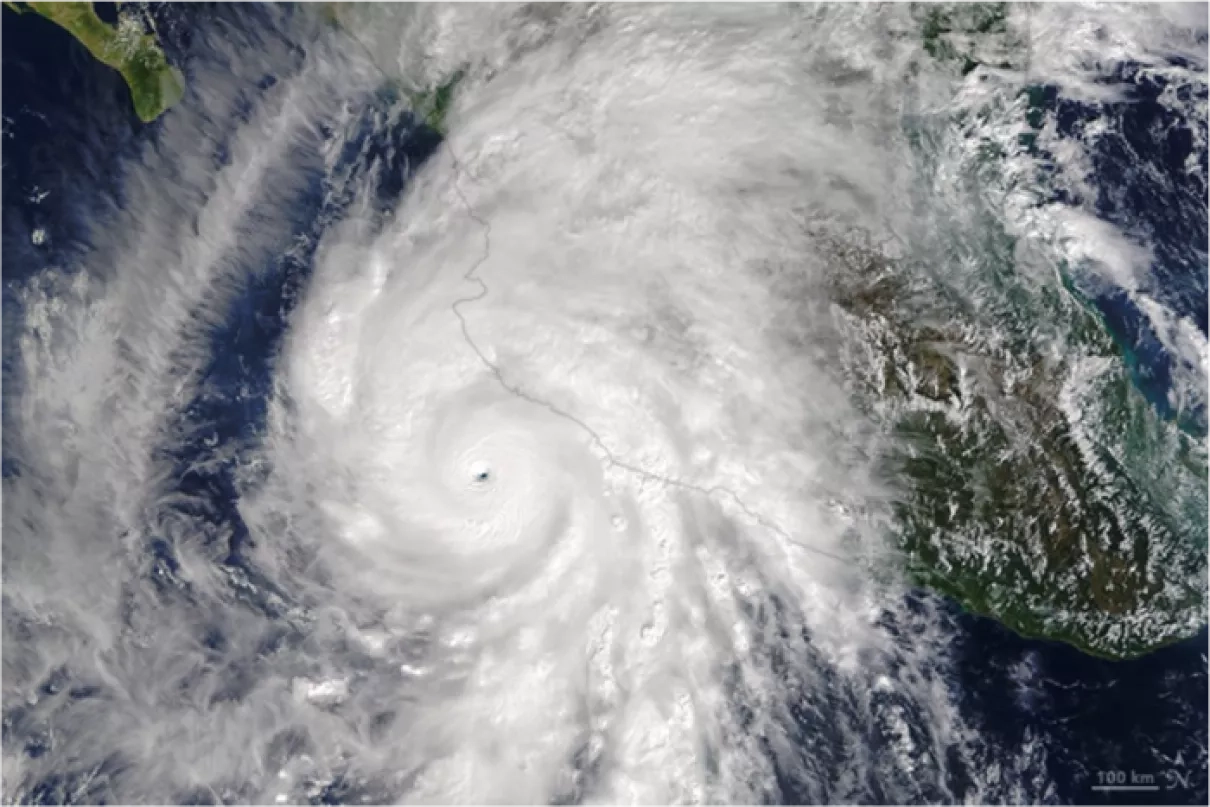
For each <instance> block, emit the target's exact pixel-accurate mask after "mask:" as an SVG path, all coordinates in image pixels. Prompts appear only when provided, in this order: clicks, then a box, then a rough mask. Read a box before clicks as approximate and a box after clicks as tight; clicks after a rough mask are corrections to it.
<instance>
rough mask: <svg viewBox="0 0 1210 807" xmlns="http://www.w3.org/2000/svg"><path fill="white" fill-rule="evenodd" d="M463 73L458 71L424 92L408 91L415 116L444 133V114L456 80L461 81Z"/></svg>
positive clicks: (451, 100)
mask: <svg viewBox="0 0 1210 807" xmlns="http://www.w3.org/2000/svg"><path fill="white" fill-rule="evenodd" d="M463 75H464V74H463V72H462V71H458V72H457V73H455V74H454V75H453V76H451V77H450V78H449V79H447V80H446V81H445V82H444V83H442V84H440V85H439V86H437V87H435V88H433V89H430V90H426V91H424V92H418V93H410V94H409V96H408V99H409V100H410V101H411V104H412V110H413V111H414V112H415V113H416V117H418V118H420V119H421V120H423V121H424V122H425V124H426V125H428V127H429V128H431V129H433V130H434V131H436V132H438V133H440V134H442V135H444V134H445V133H446V131H445V116H446V113H448V112H449V109H450V104H451V103H452V102H453V100H454V90H455V89H456V88H457V87H458V82H460V81H462V76H463Z"/></svg>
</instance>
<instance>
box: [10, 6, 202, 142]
mask: <svg viewBox="0 0 1210 807" xmlns="http://www.w3.org/2000/svg"><path fill="white" fill-rule="evenodd" d="M5 5H6V6H8V7H9V8H10V9H12V10H13V11H16V12H17V13H18V14H21V13H24V12H32V13H34V14H37V15H39V16H41V17H45V18H46V19H48V20H50V21H51V22H53V23H55V24H56V25H58V26H59V27H61V28H63V29H64V30H66V31H67V32H68V33H70V34H71V35H72V36H73V37H75V38H76V40H77V41H79V43H80V44H81V45H83V46H84V47H86V48H87V49H88V52H89V53H91V54H92V55H93V56H94V57H96V58H97V60H99V61H100V62H101V63H103V64H106V65H108V66H110V67H112V68H113V69H114V70H117V71H118V72H119V73H121V74H122V78H123V79H125V80H126V86H127V87H129V88H130V95H131V98H132V99H133V100H134V111H135V114H137V115H138V116H139V119H140V120H142V121H143V122H144V123H150V122H151V121H153V120H155V119H156V118H158V117H159V116H160V115H162V114H164V112H165V111H166V110H168V109H169V108H170V107H171V106H172V105H173V104H175V103H177V102H178V101H180V100H181V97H182V95H184V92H185V83H184V78H183V77H182V75H181V72H180V71H179V70H177V69H176V68H175V67H173V66H172V65H171V64H169V63H168V60H167V59H166V58H165V57H164V52H163V50H161V48H160V46H159V43H158V42H157V41H156V38H155V36H153V35H151V34H148V33H146V32H145V30H144V28H143V22H142V20H141V19H140V17H139V15H138V14H136V13H134V12H127V11H125V10H123V11H122V12H121V13H120V14H119V16H118V24H117V25H110V24H108V23H106V22H105V21H104V20H102V19H101V18H100V17H99V16H98V15H97V12H96V10H95V9H94V8H93V6H92V3H16V2H6V3H5Z"/></svg>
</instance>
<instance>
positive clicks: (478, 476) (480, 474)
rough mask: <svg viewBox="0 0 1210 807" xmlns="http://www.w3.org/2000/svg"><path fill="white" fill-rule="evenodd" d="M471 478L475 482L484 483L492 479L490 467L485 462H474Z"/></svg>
mask: <svg viewBox="0 0 1210 807" xmlns="http://www.w3.org/2000/svg"><path fill="white" fill-rule="evenodd" d="M471 478H472V479H474V480H475V481H476V482H480V483H482V482H486V481H488V480H489V479H491V478H492V469H491V466H490V465H488V464H487V463H486V462H476V463H475V464H474V465H472V466H471Z"/></svg>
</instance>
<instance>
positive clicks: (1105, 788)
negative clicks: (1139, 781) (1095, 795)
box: [1092, 785, 1160, 793]
mask: <svg viewBox="0 0 1210 807" xmlns="http://www.w3.org/2000/svg"><path fill="white" fill-rule="evenodd" d="M1092 789H1093V790H1099V791H1100V792H1102V793H1109V792H1113V791H1115V790H1116V791H1119V792H1129V793H1148V792H1155V791H1157V790H1159V789H1160V786H1159V785H1093V786H1092Z"/></svg>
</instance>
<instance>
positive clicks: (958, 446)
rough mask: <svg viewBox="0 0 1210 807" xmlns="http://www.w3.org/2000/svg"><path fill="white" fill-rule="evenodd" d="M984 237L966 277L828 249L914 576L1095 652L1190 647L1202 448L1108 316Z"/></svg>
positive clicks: (1200, 580) (966, 258)
mask: <svg viewBox="0 0 1210 807" xmlns="http://www.w3.org/2000/svg"><path fill="white" fill-rule="evenodd" d="M980 230H982V232H984V233H985V236H984V237H983V238H982V239H979V240H972V242H971V243H966V244H960V245H959V246H958V248H957V249H956V250H954V252H953V253H951V255H950V257H949V259H950V260H952V261H954V264H955V268H956V269H958V271H957V272H956V273H955V275H954V278H948V277H946V276H945V275H943V274H941V273H937V272H930V271H927V270H925V269H924V268H923V267H920V266H910V265H908V264H907V263H906V262H905V263H899V262H895V261H890V260H887V259H884V258H882V257H881V256H880V255H878V254H877V253H876V252H874V251H873V250H866V249H858V248H854V247H852V246H848V245H844V244H841V243H839V242H838V241H828V242H825V243H824V249H826V250H827V251H828V253H829V254H831V255H833V256H834V257H833V265H834V267H835V274H834V277H833V278H832V293H833V299H834V300H835V301H836V303H837V305H838V307H839V308H840V310H841V311H842V312H843V315H844V317H845V320H846V321H847V323H848V328H849V329H850V333H851V335H853V336H854V337H855V339H854V344H855V345H858V346H859V347H858V348H857V349H854V350H853V351H852V354H851V355H849V356H848V363H849V370H850V377H851V378H853V379H854V390H855V392H856V397H857V400H858V401H859V402H860V403H861V405H862V406H863V407H864V408H866V409H867V410H868V411H869V412H871V414H872V415H873V416H874V418H875V420H876V421H878V422H880V423H882V424H883V426H884V428H885V429H886V430H887V432H888V434H891V435H894V437H895V443H896V445H898V446H899V447H900V448H899V450H898V453H897V455H895V456H893V457H891V458H889V459H890V461H891V462H892V464H893V465H894V466H895V468H896V469H897V474H896V476H897V478H899V479H901V480H904V487H903V489H902V495H901V497H900V499H899V502H898V504H897V506H896V516H897V518H896V521H897V525H898V526H897V529H898V537H899V542H900V547H901V548H902V550H903V552H904V555H905V557H906V560H907V566H908V570H909V572H910V574H911V575H912V576H913V577H914V579H915V580H916V581H917V582H918V583H919V584H921V585H923V586H926V587H929V588H932V589H934V590H936V591H939V592H941V593H944V594H947V595H950V596H952V597H954V598H955V599H956V600H958V601H959V602H960V603H961V604H962V605H963V607H965V608H967V609H969V610H971V611H974V612H977V613H982V614H986V615H989V616H993V617H995V618H997V619H998V620H1000V621H1001V622H1003V623H1005V624H1006V625H1007V626H1009V627H1010V628H1012V629H1013V630H1015V631H1017V632H1019V633H1022V634H1024V635H1030V636H1041V637H1046V638H1051V639H1058V640H1061V641H1065V642H1067V643H1069V644H1072V645H1075V646H1077V647H1079V648H1081V649H1083V650H1085V651H1086V652H1089V653H1092V654H1096V655H1101V656H1106V657H1113V658H1124V657H1131V656H1135V655H1139V654H1142V653H1145V652H1147V651H1149V650H1151V649H1154V648H1156V647H1158V646H1161V645H1163V644H1166V643H1169V642H1172V641H1176V640H1178V639H1181V638H1184V637H1185V636H1187V635H1190V634H1191V633H1192V632H1194V631H1195V630H1196V629H1197V627H1198V626H1199V625H1200V624H1201V623H1202V622H1203V621H1204V618H1205V608H1206V605H1205V603H1206V590H1205V589H1206V585H1205V583H1206V530H1207V515H1206V514H1207V495H1206V478H1207V458H1206V451H1205V446H1204V444H1203V443H1202V442H1200V441H1199V440H1198V439H1196V437H1195V436H1193V435H1190V434H1188V433H1186V432H1185V431H1183V430H1181V429H1180V428H1178V426H1177V424H1175V423H1172V422H1168V421H1166V420H1165V419H1164V418H1163V417H1161V416H1160V415H1159V413H1158V412H1157V411H1156V410H1155V408H1154V407H1153V406H1151V405H1150V403H1149V402H1148V401H1147V400H1146V399H1145V398H1144V396H1143V394H1142V393H1141V392H1140V391H1139V390H1138V389H1137V387H1136V386H1135V385H1134V384H1133V383H1132V380H1131V378H1130V374H1129V371H1128V369H1127V367H1126V366H1125V364H1124V362H1123V358H1122V356H1121V355H1120V350H1119V347H1118V346H1117V345H1116V344H1115V342H1114V340H1113V339H1112V337H1111V335H1110V334H1109V333H1108V332H1107V330H1106V328H1105V327H1104V323H1103V321H1102V319H1101V318H1100V317H1099V315H1098V314H1097V313H1096V312H1095V311H1091V310H1089V309H1088V308H1087V307H1086V306H1085V305H1084V304H1083V302H1082V301H1081V300H1080V299H1079V298H1077V297H1076V296H1074V295H1072V294H1070V293H1069V292H1068V291H1067V290H1066V289H1065V288H1064V286H1063V284H1061V283H1059V282H1053V283H1048V282H1039V281H1038V280H1037V279H1032V280H1031V279H1030V278H1028V277H1027V276H1025V277H1022V276H1020V275H1028V271H1027V270H1022V269H1021V268H1019V267H1018V265H1017V261H1018V257H1019V250H1020V245H1019V244H1018V243H1017V242H1016V241H1015V240H1014V239H1013V238H1011V237H1010V236H1008V235H1006V234H1005V233H1004V232H1003V231H1002V230H999V229H998V228H997V227H996V225H995V224H994V223H993V222H991V221H990V220H989V221H987V222H984V223H983V226H982V227H981V228H980ZM958 267H960V269H959V268H958ZM974 301H977V303H976V304H973V305H972V303H973V302H974Z"/></svg>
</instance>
